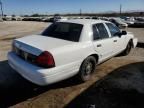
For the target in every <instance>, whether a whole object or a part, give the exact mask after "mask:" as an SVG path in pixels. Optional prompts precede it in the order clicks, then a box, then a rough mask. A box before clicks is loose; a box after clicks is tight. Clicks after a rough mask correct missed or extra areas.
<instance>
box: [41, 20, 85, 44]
mask: <svg viewBox="0 0 144 108" xmlns="http://www.w3.org/2000/svg"><path fill="white" fill-rule="evenodd" d="M82 28H83V25H81V24H74V23H62V22H57V23H54V24H52V25H51V26H49V27H48V28H47V29H46V30H45V31H44V32H43V33H42V35H43V36H48V37H53V38H58V39H63V40H68V41H74V42H78V41H79V38H80V35H81V31H82Z"/></svg>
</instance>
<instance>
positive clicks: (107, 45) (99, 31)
mask: <svg viewBox="0 0 144 108" xmlns="http://www.w3.org/2000/svg"><path fill="white" fill-rule="evenodd" d="M112 43H113V41H112V40H111V39H110V36H109V34H108V31H107V29H106V28H105V25H104V24H103V23H98V24H94V25H93V45H94V49H95V51H96V52H98V53H99V60H100V61H104V60H106V59H108V58H109V57H111V56H112V52H113V44H112Z"/></svg>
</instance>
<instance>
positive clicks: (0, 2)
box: [0, 0, 3, 18]
mask: <svg viewBox="0 0 144 108" xmlns="http://www.w3.org/2000/svg"><path fill="white" fill-rule="evenodd" d="M0 6H1V16H2V18H3V4H2V1H1V0H0Z"/></svg>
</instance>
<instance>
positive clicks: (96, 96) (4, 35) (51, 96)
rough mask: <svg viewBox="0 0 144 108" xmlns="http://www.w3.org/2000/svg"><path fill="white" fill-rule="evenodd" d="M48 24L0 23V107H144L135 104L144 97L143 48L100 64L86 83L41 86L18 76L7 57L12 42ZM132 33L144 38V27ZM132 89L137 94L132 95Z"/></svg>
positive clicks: (73, 80) (73, 82) (64, 82)
mask: <svg viewBox="0 0 144 108" xmlns="http://www.w3.org/2000/svg"><path fill="white" fill-rule="evenodd" d="M1 25H2V26H1ZM47 25H48V24H47V23H40V22H4V23H0V108H7V107H11V108H62V107H70V108H71V107H72V108H77V107H78V108H81V107H84V108H87V106H91V105H94V106H95V107H94V108H114V107H115V108H118V106H119V107H121V108H125V107H127V108H139V107H140V106H139V105H143V103H142V102H141V101H140V102H139V103H138V102H137V101H136V100H139V98H143V79H142V78H143V75H144V74H143V72H144V71H143V69H142V68H143V66H144V65H143V61H144V50H143V48H136V49H133V50H132V51H131V53H130V54H129V55H128V56H125V57H114V58H112V59H111V60H109V61H107V62H105V63H103V64H101V65H99V66H98V67H97V69H96V72H95V74H94V75H93V77H92V79H91V81H89V82H87V83H84V84H82V83H80V82H79V81H78V80H77V79H76V77H73V78H71V79H68V80H65V81H62V82H59V83H56V84H53V85H49V86H46V87H39V86H36V85H34V84H32V83H30V82H28V81H27V80H25V79H23V78H22V77H21V76H20V75H18V74H17V73H16V72H15V71H14V70H13V69H11V67H10V66H9V65H8V63H7V58H6V54H7V52H8V51H9V50H10V45H11V42H12V39H14V38H18V37H21V36H25V35H30V34H33V33H34V34H37V33H39V32H41V31H42V30H43V29H44V28H45V27H46V26H47ZM129 30H130V31H134V33H135V34H141V37H142V35H143V28H136V29H134V28H130V29H129ZM139 36H140V35H139ZM115 73H117V74H115ZM133 84H134V85H133ZM116 85H117V86H116ZM101 88H102V91H101ZM103 88H104V90H103ZM105 89H106V90H105ZM131 89H132V90H134V91H137V92H134V93H133V91H131ZM104 91H106V93H105V92H104ZM115 91H117V92H115ZM129 91H130V92H129ZM107 92H108V93H107ZM115 93H116V94H115ZM123 93H124V94H128V98H126V97H125V95H121V94H123ZM87 94H88V95H87ZM103 94H105V95H103ZM115 95H116V96H115ZM120 95H121V97H120V99H119V98H118V97H119V96H120ZM126 96H127V95H126ZM110 97H111V98H110ZM132 97H133V98H132ZM117 98H118V99H117ZM121 98H122V99H121ZM134 98H135V99H134ZM128 99H132V100H130V102H131V103H132V102H133V104H131V103H130V104H129V101H128ZM133 99H134V100H133ZM86 100H88V101H86ZM122 100H123V101H122ZM135 101H136V102H135ZM124 102H125V103H124Z"/></svg>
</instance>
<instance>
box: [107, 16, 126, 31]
mask: <svg viewBox="0 0 144 108" xmlns="http://www.w3.org/2000/svg"><path fill="white" fill-rule="evenodd" d="M109 21H111V22H112V23H114V24H115V25H116V26H117V27H119V28H121V29H123V28H126V27H127V26H128V24H127V23H125V22H123V21H122V20H121V19H120V18H111V19H109Z"/></svg>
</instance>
